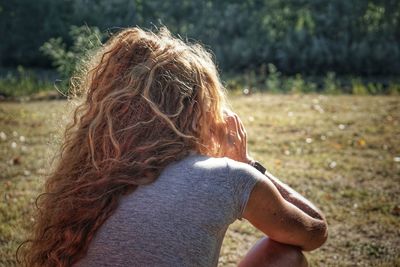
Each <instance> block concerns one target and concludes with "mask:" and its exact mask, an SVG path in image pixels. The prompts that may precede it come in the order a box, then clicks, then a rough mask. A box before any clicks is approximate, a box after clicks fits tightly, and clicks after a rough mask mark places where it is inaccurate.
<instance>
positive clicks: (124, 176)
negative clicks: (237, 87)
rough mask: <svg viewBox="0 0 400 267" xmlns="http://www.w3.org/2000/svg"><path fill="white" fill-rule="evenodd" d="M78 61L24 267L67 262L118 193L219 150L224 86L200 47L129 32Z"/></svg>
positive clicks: (163, 33)
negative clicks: (75, 97)
mask: <svg viewBox="0 0 400 267" xmlns="http://www.w3.org/2000/svg"><path fill="white" fill-rule="evenodd" d="M86 66H87V68H86V70H87V71H86V72H83V73H84V74H83V75H82V77H81V82H80V83H78V84H77V85H76V86H77V89H78V90H79V91H80V92H83V95H81V99H82V101H81V103H80V105H79V106H78V107H77V108H76V110H75V111H74V116H73V119H72V121H71V123H70V124H69V125H68V126H67V128H66V130H65V133H64V140H63V143H62V146H61V149H60V152H59V156H58V157H57V161H56V163H55V166H54V169H53V171H52V173H51V175H49V177H48V179H47V180H46V184H45V190H44V194H42V196H41V197H40V198H39V200H38V211H37V214H36V220H35V221H36V224H35V226H34V230H33V233H32V237H31V238H30V239H29V240H28V241H27V242H26V243H25V244H24V245H23V246H22V248H21V249H20V251H19V253H18V254H19V256H22V257H19V258H20V259H19V260H20V262H21V263H22V265H23V266H33V267H34V266H41V267H43V266H71V265H73V264H74V263H76V262H77V261H78V260H79V259H81V258H83V257H84V256H85V254H86V253H87V250H88V247H89V244H90V242H91V240H92V239H93V237H94V235H95V234H96V231H97V230H98V229H99V227H101V225H102V224H103V223H104V222H105V221H106V220H107V218H109V217H110V216H111V215H112V214H113V212H114V211H115V210H116V208H117V206H118V202H119V200H120V198H121V196H123V195H125V194H128V193H132V192H133V191H134V190H135V188H137V187H138V186H140V185H144V184H149V183H151V182H153V181H154V180H155V179H157V177H158V176H159V174H160V172H161V171H162V170H163V169H164V168H165V167H166V166H167V165H168V164H170V163H171V162H173V161H177V160H180V159H182V158H184V157H185V156H187V155H188V154H189V153H190V152H191V151H195V152H197V153H199V154H203V155H209V156H214V157H220V156H223V155H224V151H225V147H224V141H223V140H224V139H225V137H226V134H227V133H226V127H225V123H224V117H223V116H224V115H223V109H224V107H225V105H226V96H225V89H224V88H223V86H222V85H221V83H220V80H219V77H218V72H217V70H216V67H215V64H214V63H213V60H212V56H211V55H210V53H208V52H207V51H206V50H205V49H204V48H202V46H201V45H198V44H188V43H185V42H183V41H182V40H180V39H178V38H175V37H173V36H172V35H171V34H170V33H169V31H168V30H167V29H166V28H162V29H160V30H159V31H158V32H157V33H153V32H151V31H145V30H142V29H140V28H136V27H135V28H128V29H125V30H123V31H121V32H120V33H118V34H115V35H114V36H113V37H112V38H110V39H109V40H108V41H107V42H106V43H105V44H104V45H103V46H102V47H101V48H100V49H99V50H98V52H97V53H95V54H94V55H93V56H92V58H91V60H90V61H89V62H88V63H87V65H86ZM82 96H83V97H82ZM133 193H134V192H133Z"/></svg>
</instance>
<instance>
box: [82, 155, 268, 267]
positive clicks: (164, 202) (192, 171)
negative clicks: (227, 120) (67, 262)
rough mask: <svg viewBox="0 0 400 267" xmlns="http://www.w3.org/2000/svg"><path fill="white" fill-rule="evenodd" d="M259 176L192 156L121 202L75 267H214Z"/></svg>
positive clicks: (236, 164) (226, 161)
mask: <svg viewBox="0 0 400 267" xmlns="http://www.w3.org/2000/svg"><path fill="white" fill-rule="evenodd" d="M258 175H260V174H259V173H257V171H256V170H253V169H252V168H251V167H250V166H247V165H245V164H242V163H239V162H235V161H233V160H230V159H228V158H210V157H205V156H200V155H191V156H188V157H187V158H185V159H183V160H181V161H179V162H176V163H172V164H170V165H169V166H168V167H167V168H166V169H165V170H164V171H163V172H162V173H161V175H160V177H159V178H158V179H157V180H156V181H155V182H153V183H151V184H149V185H144V186H139V187H138V188H137V189H136V191H134V193H132V194H129V195H127V196H125V197H123V198H122V199H121V202H120V205H119V207H118V209H117V210H116V212H115V213H114V214H113V215H112V216H111V217H110V218H109V219H108V220H107V221H106V222H105V223H104V225H103V226H102V227H101V228H100V229H99V231H98V233H97V235H96V236H95V238H94V240H93V241H92V243H91V245H90V247H89V251H88V254H87V256H86V258H84V259H83V260H81V261H80V262H78V264H77V266H216V265H217V263H218V257H219V252H220V248H221V243H222V240H223V237H224V235H225V232H226V230H227V227H228V226H229V224H231V223H232V222H234V221H235V220H236V219H238V218H240V217H241V214H242V212H243V209H244V206H245V204H246V201H247V199H248V196H249V194H250V191H251V189H252V188H253V186H254V185H255V183H256V177H257V176H258Z"/></svg>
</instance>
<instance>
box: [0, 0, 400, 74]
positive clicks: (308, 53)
mask: <svg viewBox="0 0 400 267" xmlns="http://www.w3.org/2000/svg"><path fill="white" fill-rule="evenodd" d="M84 24H86V25H88V26H96V27H98V28H99V29H100V30H101V31H103V32H104V31H107V30H108V31H117V30H118V29H120V28H121V27H127V26H135V25H139V26H141V27H144V28H149V27H152V25H160V24H163V25H166V26H167V27H169V28H170V29H171V31H172V32H175V33H177V34H180V35H181V36H182V37H183V38H188V39H195V40H201V42H202V43H204V44H205V45H207V46H208V47H209V48H210V49H212V51H214V53H215V55H216V58H217V61H218V63H219V65H220V67H221V68H222V69H223V70H225V71H243V70H244V69H246V70H247V69H258V68H260V66H262V65H263V64H268V63H273V64H274V65H275V66H277V68H278V69H279V70H280V71H281V72H282V73H285V74H294V73H302V74H325V73H327V72H335V73H338V74H356V75H396V74H400V1H398V0H353V1H343V0H330V1H325V0H307V1H305V0H286V1H283V0H241V1H239V0H229V1H228V0H219V1H216V0H199V1H193V0H191V1H190V0H176V1H164V0H152V1H145V0H98V1H92V0H69V1H51V0H37V1H30V0H13V1H5V0H2V2H0V34H1V36H2V37H3V39H2V41H1V43H0V55H1V56H0V64H1V65H3V66H16V65H18V64H22V65H26V66H45V67H46V66H49V65H50V61H49V60H48V59H47V58H46V57H45V56H44V55H43V54H41V53H40V51H39V47H40V46H41V45H42V44H43V43H44V42H46V41H47V40H48V39H50V38H57V37H61V38H63V40H66V43H65V45H66V46H67V47H68V46H71V45H72V43H73V41H72V38H71V37H70V36H69V34H68V32H69V28H70V25H84Z"/></svg>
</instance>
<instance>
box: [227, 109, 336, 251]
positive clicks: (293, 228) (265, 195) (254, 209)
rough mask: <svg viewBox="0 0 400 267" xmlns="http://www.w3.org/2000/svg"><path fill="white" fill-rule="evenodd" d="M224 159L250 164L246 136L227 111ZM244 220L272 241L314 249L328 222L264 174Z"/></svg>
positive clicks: (235, 116)
mask: <svg viewBox="0 0 400 267" xmlns="http://www.w3.org/2000/svg"><path fill="white" fill-rule="evenodd" d="M226 123H227V127H228V129H229V130H230V133H231V134H230V136H228V138H227V143H228V145H230V146H231V149H230V150H228V151H229V152H228V153H227V155H226V156H227V157H230V158H232V159H235V160H237V161H241V162H244V163H250V162H252V161H253V160H252V159H251V157H250V156H249V155H248V152H247V133H246V131H245V129H244V126H243V124H242V122H241V121H240V119H239V117H238V116H237V115H236V114H234V113H232V112H229V111H227V112H226ZM243 217H244V218H246V219H247V220H248V221H250V222H251V223H252V224H253V225H254V226H255V227H256V228H258V229H259V230H261V231H263V232H264V233H265V234H266V235H268V236H269V237H270V238H271V239H273V240H275V241H278V242H281V243H286V244H291V245H296V246H299V247H301V248H302V249H303V250H313V249H315V248H318V247H319V246H321V245H322V244H323V243H324V242H325V241H326V239H327V235H328V231H327V223H326V220H325V218H324V216H323V214H322V212H321V211H319V210H318V209H317V208H316V207H315V206H314V205H313V204H312V203H311V202H310V201H308V200H307V199H305V198H304V197H302V196H301V195H300V194H299V193H297V192H296V191H295V190H293V189H292V188H290V187H289V186H288V185H286V184H284V183H282V182H281V181H279V180H278V179H277V178H275V177H274V176H273V175H271V174H270V173H268V172H266V173H265V176H263V179H262V180H261V181H260V182H258V183H257V184H256V186H255V187H254V189H253V191H252V193H251V195H250V198H249V201H248V203H247V206H246V209H245V211H244V214H243Z"/></svg>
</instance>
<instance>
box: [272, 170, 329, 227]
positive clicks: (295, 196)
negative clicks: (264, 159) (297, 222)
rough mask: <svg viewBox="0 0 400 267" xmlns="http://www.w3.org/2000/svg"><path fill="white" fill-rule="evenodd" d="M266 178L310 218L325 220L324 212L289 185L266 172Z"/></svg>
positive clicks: (287, 199)
mask: <svg viewBox="0 0 400 267" xmlns="http://www.w3.org/2000/svg"><path fill="white" fill-rule="evenodd" d="M265 176H266V177H267V178H268V179H269V180H270V181H271V182H272V183H273V184H274V185H275V187H276V188H277V189H278V191H279V193H280V194H281V195H282V197H283V198H284V199H285V200H286V201H289V202H290V203H292V204H293V205H295V206H296V207H298V208H299V209H301V210H302V211H303V212H305V213H307V214H308V215H309V216H311V217H312V218H315V219H320V220H325V218H324V216H323V214H322V212H321V211H320V210H319V209H318V208H317V207H315V206H314V205H313V204H312V203H311V202H310V201H308V200H307V199H306V198H304V197H303V196H302V195H300V194H299V193H297V192H296V191H295V190H294V189H293V188H291V187H289V186H288V185H287V184H284V183H283V182H281V181H280V180H279V179H278V178H276V177H275V176H273V175H272V174H271V173H269V172H268V171H266V172H265Z"/></svg>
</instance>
